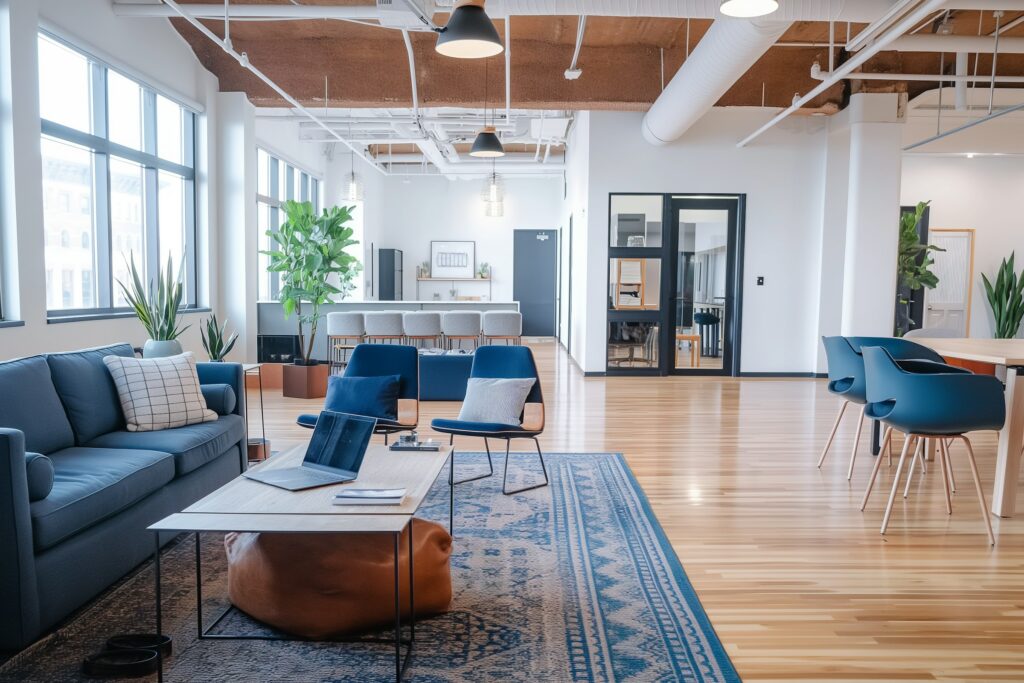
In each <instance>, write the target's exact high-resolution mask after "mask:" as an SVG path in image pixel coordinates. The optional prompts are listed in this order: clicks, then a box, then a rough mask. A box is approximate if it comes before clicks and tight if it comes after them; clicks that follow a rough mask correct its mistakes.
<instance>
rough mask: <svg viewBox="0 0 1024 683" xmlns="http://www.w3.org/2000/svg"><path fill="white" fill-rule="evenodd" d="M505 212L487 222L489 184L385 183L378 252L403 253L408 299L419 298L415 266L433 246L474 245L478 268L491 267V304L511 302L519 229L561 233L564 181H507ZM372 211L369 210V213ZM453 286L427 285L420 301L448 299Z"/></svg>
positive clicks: (395, 179) (430, 179) (479, 289)
mask: <svg viewBox="0 0 1024 683" xmlns="http://www.w3.org/2000/svg"><path fill="white" fill-rule="evenodd" d="M504 182H505V202H504V203H505V211H504V215H503V216H502V217H500V218H488V217H486V216H484V203H483V200H482V199H481V196H480V193H481V190H482V188H483V184H484V179H483V178H477V179H471V180H448V179H446V178H443V177H440V176H425V177H400V176H389V177H387V178H384V179H383V196H382V197H381V199H380V203H379V210H380V212H381V214H380V226H379V232H378V234H377V236H376V237H377V239H376V240H375V247H376V248H377V249H381V248H383V249H401V250H402V252H403V258H404V264H405V269H404V270H405V272H404V276H405V280H404V290H405V292H404V293H405V298H406V299H415V298H416V265H417V264H418V263H422V262H423V261H429V260H430V241H431V240H472V241H474V242H476V262H477V265H479V264H480V263H481V262H485V261H486V262H487V263H489V264H490V265H491V268H492V273H493V277H494V280H493V281H492V283H491V285H492V287H493V294H492V295H491V300H492V301H512V300H513V297H512V248H513V247H512V237H513V231H514V230H515V229H517V228H536V229H546V230H557V229H558V228H559V227H560V225H561V224H562V222H563V221H562V179H561V177H558V176H552V177H536V178H508V177H506V178H505V179H504ZM369 210H371V209H369V208H368V211H369ZM456 287H457V288H458V290H459V294H460V295H466V296H475V295H477V294H484V295H486V294H487V287H486V285H483V284H479V283H472V284H468V283H467V284H462V285H459V284H457V285H456ZM448 289H449V284H448V283H422V286H421V297H422V298H424V299H430V298H431V297H432V294H433V293H434V292H435V291H436V292H438V293H439V294H440V296H441V299H447V298H448V297H449V295H448Z"/></svg>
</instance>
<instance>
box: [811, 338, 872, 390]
mask: <svg viewBox="0 0 1024 683" xmlns="http://www.w3.org/2000/svg"><path fill="white" fill-rule="evenodd" d="M821 343H822V344H824V346H825V357H826V358H827V359H828V390H829V391H831V392H832V393H833V394H838V395H840V396H842V397H843V398H845V399H846V400H848V401H853V402H854V403H864V401H865V400H866V398H865V387H864V358H863V357H862V356H861V355H860V353H858V351H857V350H855V349H854V348H853V347H852V346H851V345H850V342H849V341H848V340H847V339H846V337H838V336H837V337H822V338H821Z"/></svg>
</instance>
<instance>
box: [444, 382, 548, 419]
mask: <svg viewBox="0 0 1024 683" xmlns="http://www.w3.org/2000/svg"><path fill="white" fill-rule="evenodd" d="M535 381H536V380H533V379H489V378H483V377H471V378H470V379H469V383H468V384H467V385H466V398H465V399H463V401H462V410H461V411H459V419H460V420H462V421H463V422H496V423H498V424H503V425H516V426H518V425H520V424H522V423H521V422H520V420H519V417H520V416H521V415H522V414H523V406H525V405H526V397H527V396H529V395H530V389H532V388H533V383H534V382H535Z"/></svg>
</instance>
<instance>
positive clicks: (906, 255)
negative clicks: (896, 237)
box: [896, 201, 945, 336]
mask: <svg viewBox="0 0 1024 683" xmlns="http://www.w3.org/2000/svg"><path fill="white" fill-rule="evenodd" d="M929 204H931V202H930V201H927V202H918V203H917V206H915V207H914V211H913V213H911V212H909V211H905V212H902V213H900V241H899V252H898V255H897V260H896V273H897V277H898V278H899V281H898V287H899V303H900V306H902V307H903V315H902V318H903V320H902V321H900V322H898V324H897V329H896V332H897V335H898V336H903V335H904V334H906V332H907V331H908V330H909V329H910V327H911V325H913V324H914V320H912V319H911V317H910V305H911V297H912V296H913V293H914V292H915V291H917V290H920V289H935V287H936V286H938V284H939V278H938V276H937V275H936V274H935V273H933V272H932V269H931V268H932V266H933V265H935V259H933V258H932V257H931V255H930V252H933V251H945V249H943V248H941V247H937V246H935V245H934V244H925V243H923V242H921V237H920V233H919V232H918V226H919V225H920V223H921V219H922V218H923V217H924V212H925V209H927V208H928V205H929Z"/></svg>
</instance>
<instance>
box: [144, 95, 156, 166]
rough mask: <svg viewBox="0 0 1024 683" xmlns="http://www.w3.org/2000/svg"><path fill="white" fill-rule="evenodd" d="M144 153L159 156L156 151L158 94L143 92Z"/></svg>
mask: <svg viewBox="0 0 1024 683" xmlns="http://www.w3.org/2000/svg"><path fill="white" fill-rule="evenodd" d="M142 151H143V152H146V153H147V154H152V155H153V156H157V149H156V93H155V92H153V91H152V90H143V91H142Z"/></svg>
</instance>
